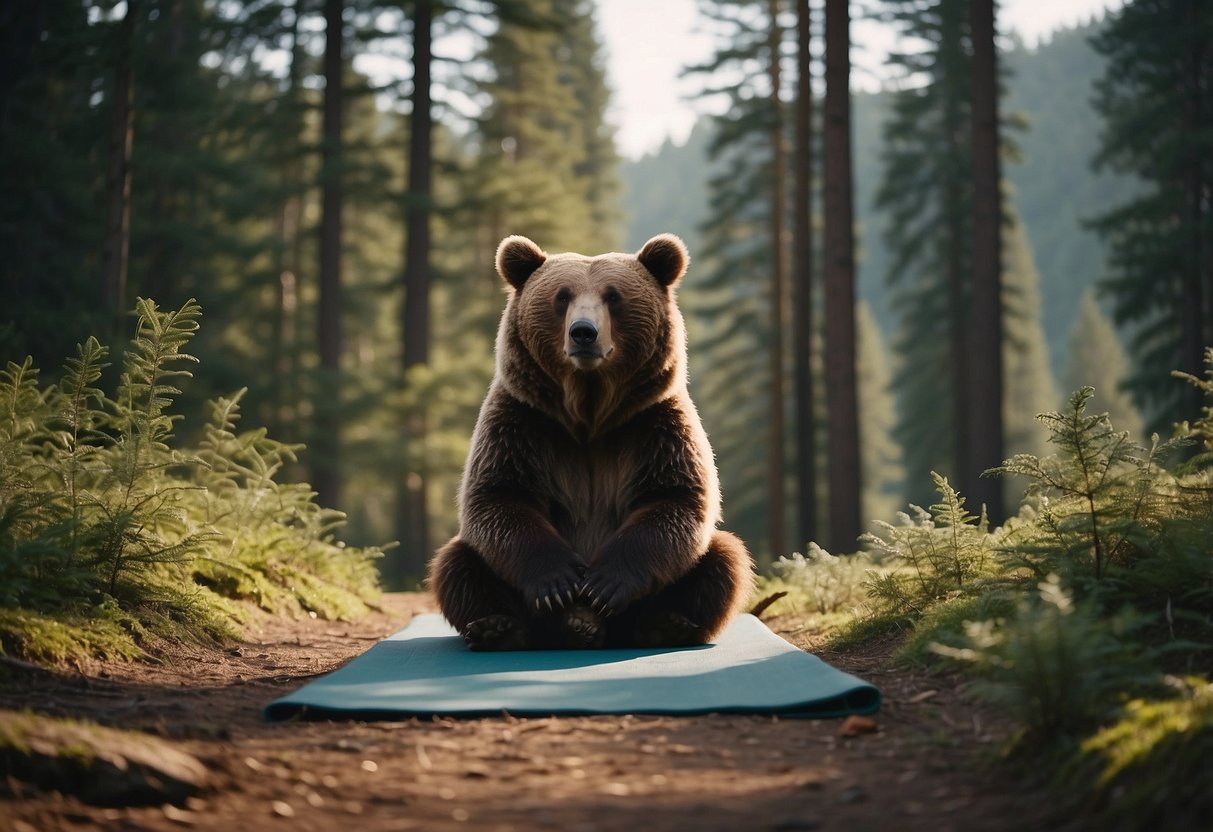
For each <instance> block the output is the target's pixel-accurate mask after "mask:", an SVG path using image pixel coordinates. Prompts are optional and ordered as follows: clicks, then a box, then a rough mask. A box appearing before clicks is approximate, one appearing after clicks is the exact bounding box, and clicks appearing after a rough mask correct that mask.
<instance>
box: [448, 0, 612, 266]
mask: <svg viewBox="0 0 1213 832" xmlns="http://www.w3.org/2000/svg"><path fill="white" fill-rule="evenodd" d="M506 11H508V13H506ZM566 11H567V9H565V8H564V7H563V6H562V5H561V4H559V3H556V2H555V1H554V0H538V2H535V3H528V4H526V5H525V7H516V8H510V9H508V10H505V7H503V13H502V14H501V16H500V20H499V23H500V25H499V26H498V28H497V30H496V31H495V32H493V33H492V34H491V35H489V36H488V38H487V40H486V43H485V47H484V49H483V50H482V52H481V54H480V60H482V61H483V62H485V63H486V64H487V66H488V74H489V77H488V78H487V79H486V80H484V81H482V82H480V83H478V84H477V85H476V86H477V89H478V90H479V91H480V92H481V93H483V94H486V95H487V96H489V104H488V107H487V108H486V110H485V112H484V113H483V114H482V115H481V116H480V117H479V119H478V120H477V124H476V132H477V139H478V145H479V154H478V157H477V159H476V162H475V164H474V165H473V166H472V168H471V170H470V176H471V179H470V182H474V183H476V184H475V186H474V188H475V191H478V192H479V194H478V196H476V197H474V198H473V199H472V200H471V201H470V204H469V207H470V208H471V209H472V210H473V211H474V212H475V213H476V215H477V217H478V218H479V219H478V221H479V222H480V223H482V225H483V227H484V228H485V229H486V230H487V231H488V234H487V238H488V240H486V245H485V249H486V255H489V256H487V259H486V261H485V262H491V251H492V246H495V245H496V241H497V240H500V239H501V238H502V237H504V236H505V235H507V234H514V233H517V234H525V235H526V236H529V237H531V238H532V239H534V240H536V241H538V242H540V244H541V245H543V246H544V247H545V248H546V249H548V250H549V251H570V250H571V251H599V250H603V249H604V248H606V247H607V246H603V245H602V240H603V235H605V236H606V237H607V238H608V242H610V241H613V238H612V237H611V235H612V234H613V233H614V230H613V229H611V228H610V227H606V228H595V225H594V223H593V220H592V213H593V212H592V210H591V207H590V204H589V202H588V200H587V198H586V195H587V194H588V193H589V190H590V187H589V183H590V181H591V180H592V179H593V178H594V177H593V175H591V174H594V175H597V174H596V173H595V169H594V168H592V167H585V168H583V169H582V170H581V171H580V172H579V166H580V165H582V164H583V163H584V161H585V160H583V159H581V158H579V157H578V153H577V149H576V148H577V142H578V141H579V140H581V139H582V138H583V137H584V136H585V131H586V126H587V124H588V123H589V122H590V121H591V120H592V119H590V117H589V116H588V115H587V114H586V110H585V107H586V106H587V102H585V101H578V97H577V96H578V94H579V93H585V91H586V86H585V83H584V79H585V71H596V72H598V73H599V77H600V78H601V72H602V70H601V67H600V66H599V67H598V68H597V69H596V70H586V63H585V62H587V61H588V62H589V64H590V66H592V65H593V61H594V60H595V54H596V53H593V54H590V55H587V54H585V50H584V49H579V48H578V47H579V46H581V47H584V45H585V44H584V42H578V41H576V40H575V39H574V38H573V37H572V34H571V32H570V28H569V25H570V23H571V20H572V16H571V15H570V14H566V13H565V12H566ZM591 31H592V30H591ZM582 33H583V34H584V30H583V32H582ZM570 62H575V63H580V64H581V66H582V67H583V72H581V73H576V74H578V75H580V76H581V80H582V84H581V86H580V87H578V86H577V85H576V84H575V83H574V73H573V72H571V71H569V69H568V67H567V65H568V64H569V63H570ZM597 103H598V105H599V106H601V105H602V104H604V101H602V100H601V99H600V100H599V101H598V102H597ZM601 117H602V114H601V112H600V113H599V115H598V118H599V119H601ZM520 182H525V183H526V187H525V188H519V187H518V183H520ZM469 184H470V183H469ZM472 191H473V188H472V187H469V192H472ZM608 198H609V197H608ZM489 241H491V242H489Z"/></svg>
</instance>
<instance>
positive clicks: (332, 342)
mask: <svg viewBox="0 0 1213 832" xmlns="http://www.w3.org/2000/svg"><path fill="white" fill-rule="evenodd" d="M344 11H345V3H344V2H343V0H325V4H324V23H325V46H324V79H325V83H324V136H323V143H322V146H321V147H322V156H323V159H324V167H323V168H322V171H321V186H322V190H323V198H322V217H321V228H320V292H319V295H318V297H317V303H316V307H317V310H318V314H317V325H316V326H317V330H316V332H317V335H316V341H317V346H318V350H319V353H320V366H321V368H322V370H323V373H324V378H322V379H321V382H322V383H321V384H320V385H319V388H318V391H317V392H318V396H317V399H316V402H315V411H316V430H315V433H314V435H313V440H312V452H313V462H312V466H313V473H312V480H313V482H312V484H313V485H314V486H315V488H316V493H317V496H318V498H319V500H320V502H321V503H322V504H324V505H330V506H335V505H338V504H339V500H340V488H341V478H340V462H339V460H340V447H341V446H340V432H341V423H340V421H339V416H338V414H339V413H340V411H341V406H340V399H341V348H342V332H341V329H342V327H341V316H342V291H341V289H342V286H341V232H342V217H341V212H342V201H343V193H342V191H343V187H342V178H343V176H344V171H343V170H342V150H343V149H342V118H343V112H342V111H343V109H344V102H343V98H344V96H343V95H342V92H343V87H344V85H345V59H344V57H343V54H344V46H345V27H344V21H343V13H344Z"/></svg>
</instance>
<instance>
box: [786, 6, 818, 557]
mask: <svg viewBox="0 0 1213 832" xmlns="http://www.w3.org/2000/svg"><path fill="white" fill-rule="evenodd" d="M812 63H813V54H812V11H811V9H810V7H809V0H796V121H795V131H794V139H795V149H794V152H793V154H792V166H793V177H794V183H795V184H794V193H793V196H792V251H793V254H792V266H791V279H792V319H793V320H795V321H797V322H798V324H799V325H798V326H794V327H792V372H793V397H794V401H795V408H794V413H795V419H794V420H793V421H794V422H795V431H796V538H795V540H796V543H797V544H798V545H803V544H804V543H807V542H808V541H810V540H816V539H817V418H816V417H817V414H816V412H815V398H814V395H813V392H814V391H813V387H814V379H815V378H816V375H817V374H816V373H814V369H815V367H814V363H815V362H814V358H815V355H814V350H813V340H814V339H813V331H814V327H813V326H812V322H813V321H814V320H815V315H814V311H813V309H814V304H813V293H814V291H815V288H816V286H815V283H816V281H815V280H814V275H815V273H816V270H815V269H814V263H813V257H814V246H813V178H814V177H813V160H814V155H813V141H814V135H813V71H812Z"/></svg>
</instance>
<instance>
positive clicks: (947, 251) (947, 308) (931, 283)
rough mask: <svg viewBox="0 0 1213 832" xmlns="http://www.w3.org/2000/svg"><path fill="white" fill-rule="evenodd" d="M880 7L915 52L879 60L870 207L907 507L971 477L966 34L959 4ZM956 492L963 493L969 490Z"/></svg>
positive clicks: (903, 2) (1005, 150)
mask: <svg viewBox="0 0 1213 832" xmlns="http://www.w3.org/2000/svg"><path fill="white" fill-rule="evenodd" d="M885 8H886V10H887V17H888V19H889V20H890V21H891V22H893V23H894V24H895V25H896V26H897V27H898V28H899V29H900V30H901V32H902V34H903V35H905V36H907V39H909V40H910V41H911V42H915V41H920V42H922V43H924V44H925V47H924V50H923V51H921V52H899V51H895V52H893V53H891V54H890V58H889V62H890V63H891V64H893V65H894V66H895V67H896V68H898V69H899V70H900V71H901V73H902V81H901V83H902V85H903V87H902V89H900V90H899V91H898V92H897V93H896V95H895V97H894V101H893V105H892V106H893V113H892V116H891V117H890V119H889V121H888V122H887V123H886V127H885V148H884V161H885V169H884V177H883V180H882V181H881V184H880V188H879V190H878V194H877V200H876V205H877V208H879V209H882V210H886V211H888V212H889V217H890V219H889V223H888V225H887V226H886V243H887V245H888V247H889V248H890V250H891V264H890V268H889V272H888V282H889V284H890V286H891V288H892V290H893V301H894V305H895V307H896V308H897V310H898V312H899V313H900V317H901V328H900V331H899V333H898V335H897V340H896V343H895V345H894V349H895V351H896V352H897V353H898V355H899V356H901V357H902V359H903V361H902V364H901V366H902V367H903V371H902V372H900V373H899V375H898V377H897V379H896V380H895V386H896V389H897V391H898V397H899V422H898V431H897V433H898V439H899V441H900V442H901V444H902V447H903V448H904V449H905V453H906V479H907V488H908V490H909V493H908V497H909V498H910V499H911V501H914V502H919V501H922V502H925V501H926V500H929V499H930V494H929V486H928V483H929V480H928V477H929V474H930V472H931V471H937V472H941V473H945V474H948V475H952V476H953V477H955V476H956V475H959V474H962V473H963V472H964V471H969V473H970V474H971V473H972V472H971V471H970V470H969V469H967V468H966V467H965V466H964V465H963V464H962V462H963V459H962V449H964V448H968V447H970V444H971V442H972V439H970V438H968V437H967V432H968V431H970V414H969V411H968V407H969V404H970V401H969V395H968V391H967V389H966V384H967V382H966V380H968V379H970V376H971V373H972V372H973V368H972V366H971V364H970V357H971V354H972V348H971V338H972V335H971V333H970V330H969V327H968V322H969V320H970V312H971V303H972V300H973V286H972V275H973V273H974V248H973V241H974V225H973V222H974V206H975V203H974V199H975V194H974V190H973V172H974V167H973V165H974V157H973V146H972V140H971V136H972V129H973V98H972V83H971V78H972V71H973V67H972V64H973V53H972V32H971V20H970V16H969V8H968V5H967V4H962V3H952V2H944V0H930V1H929V2H917V0H913V1H911V0H886V4H885ZM998 132H999V133H1001V132H1002V131H1001V130H1000V131H998ZM999 149H1000V152H1001V153H1002V154H1004V155H1006V154H1009V153H1011V152H1013V150H1014V147H1013V145H1011V144H1010V143H1009V142H1008V139H1007V138H1006V137H1005V136H1002V135H1000V136H999ZM987 259H988V255H987ZM998 439H999V441H1000V442H1001V439H1002V437H998ZM955 484H956V485H957V486H958V487H959V488H960V489H961V490H962V491H963V492H965V493H968V491H969V490H970V489H972V488H973V487H974V484H972V483H966V482H960V481H957V482H956V483H955ZM987 502H988V500H987Z"/></svg>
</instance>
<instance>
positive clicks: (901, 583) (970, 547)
mask: <svg viewBox="0 0 1213 832" xmlns="http://www.w3.org/2000/svg"><path fill="white" fill-rule="evenodd" d="M931 476H932V478H933V479H934V480H935V489H936V490H937V491H938V492H939V496H940V501H939V502H938V503H936V504H935V505H933V506H931V508H930V510H929V511H924V510H923V509H921V508H919V507H918V506H911V512H912V514H905V513H902V514H899V519H900V522H899V523H898V524H897V525H894V524H892V523H884V522H879V523H877V524H876V525H877V526H878V527H880V529H881V532H880V533H879V534H867V535H864V536H863V538H861V540H862V541H863V542H864V543H865V544H867V545H868V546H869V547H871V549H872V550H873V551H874V552H875V553H876V554H877V556H878V557H881V558H882V563H883V564H884V565H885V566H887V567H889V568H888V569H886V570H884V571H880V572H871V573H869V577H868V580H867V582H866V584H865V586H866V589H867V591H868V594H869V596H870V598H871V601H872V606H873V608H874V611H875V612H876V613H877V614H879V615H896V616H905V617H908V618H910V619H917V618H920V617H921V616H922V615H924V614H925V613H926V612H927V611H928V610H929V609H930V608H931V607H932V606H933V605H935V604H938V603H940V602H941V601H945V600H948V599H950V598H955V597H958V596H971V595H974V594H976V593H979V592H980V591H981V590H982V589H983V587H984V586H985V585H986V584H987V583H988V581H989V580H990V579H991V578H993V577H994V576H995V574H996V571H995V567H996V566H997V564H996V562H995V560H994V558H993V553H994V550H995V549H996V547H997V546H998V540H999V534H998V533H997V532H996V533H994V534H991V532H990V529H989V523H988V522H987V520H986V517H985V515H984V514H983V515H982V516H981V517H977V516H975V515H973V514H970V513H969V511H968V510H967V509H965V506H964V502H965V501H964V498H963V497H961V496H960V494H958V493H957V492H956V490H955V489H954V488H952V486H951V485H949V484H948V481H947V479H946V478H944V477H942V476H940V475H939V474H934V473H933V474H932V475H931Z"/></svg>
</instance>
